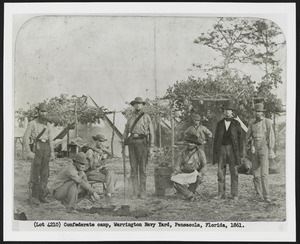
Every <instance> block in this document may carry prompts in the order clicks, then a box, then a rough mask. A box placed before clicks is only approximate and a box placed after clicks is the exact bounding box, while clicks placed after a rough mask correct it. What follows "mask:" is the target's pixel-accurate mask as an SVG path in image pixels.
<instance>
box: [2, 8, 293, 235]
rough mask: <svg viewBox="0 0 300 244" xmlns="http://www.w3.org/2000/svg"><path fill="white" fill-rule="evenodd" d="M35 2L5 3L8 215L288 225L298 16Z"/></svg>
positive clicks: (108, 225) (73, 225) (181, 226)
mask: <svg viewBox="0 0 300 244" xmlns="http://www.w3.org/2000/svg"><path fill="white" fill-rule="evenodd" d="M35 5H36V4H32V5H31V4H25V3H24V4H9V5H6V7H7V10H9V12H8V11H6V18H8V17H9V18H8V19H9V20H11V23H10V24H11V27H9V28H10V32H9V33H7V32H6V33H5V35H6V36H9V40H10V43H9V44H10V48H7V47H5V53H8V56H9V57H10V59H7V61H8V62H7V63H8V67H10V66H11V67H10V68H11V70H10V69H8V68H7V69H6V68H5V73H6V74H8V76H6V77H10V78H11V79H10V80H9V79H6V80H5V81H4V86H9V87H10V88H11V91H7V93H6V94H5V97H6V99H5V100H6V101H7V99H8V101H9V103H8V104H6V105H5V107H6V108H5V109H6V111H9V113H10V115H11V116H10V117H11V121H10V126H11V128H10V129H8V131H12V133H11V139H9V142H7V143H6V144H9V145H6V146H8V147H10V148H11V149H10V151H11V152H12V153H11V154H12V155H9V157H10V159H9V160H8V161H5V162H4V164H5V165H4V167H5V172H9V173H7V175H11V177H10V178H9V181H11V183H7V184H9V186H11V187H9V188H6V189H11V192H10V193H9V196H8V197H7V199H8V201H10V207H9V212H10V213H9V216H11V220H10V223H12V224H11V226H8V227H6V228H9V229H12V231H13V232H15V233H16V234H18V233H20V232H22V231H34V232H38V231H43V232H47V231H56V232H61V233H63V231H72V232H77V233H74V235H75V234H76V235H77V234H78V235H79V234H80V233H79V232H82V233H84V231H89V232H91V231H92V232H96V231H106V232H107V231H109V232H110V235H111V234H112V235H115V234H114V231H115V232H116V233H118V231H121V230H122V231H131V233H132V231H137V232H141V231H152V232H153V231H157V233H158V234H159V233H161V232H163V231H168V232H170V233H175V232H176V231H177V232H186V231H196V232H197V233H198V234H193V235H195V237H194V238H195V239H197V240H201V238H200V237H199V236H198V237H196V236H197V235H199V233H200V232H201V233H200V234H201V235H202V234H203V238H204V239H202V240H208V239H207V238H208V237H207V236H209V235H210V234H212V233H213V232H219V233H220V232H223V231H224V232H227V233H226V234H227V236H226V237H224V238H228V240H230V238H233V237H232V234H231V233H232V232H241V233H243V235H247V236H250V235H251V232H250V231H256V232H260V234H261V235H262V236H263V235H264V233H262V232H263V231H262V229H264V226H265V227H266V229H269V230H268V236H267V235H266V236H264V237H262V238H261V239H260V237H259V235H258V236H256V237H254V236H252V237H249V239H246V240H272V238H273V237H272V235H273V234H272V232H274V235H275V232H277V234H278V235H279V234H280V232H282V238H287V237H284V236H287V235H284V234H285V233H286V232H287V233H290V234H291V233H293V234H294V235H290V238H295V229H294V228H295V223H294V221H295V216H294V214H293V213H295V203H294V199H295V196H294V195H295V191H293V190H292V189H294V188H292V187H294V185H295V179H294V172H295V170H294V167H295V158H294V154H293V155H292V154H291V153H290V154H289V153H288V152H292V153H293V152H294V151H293V150H294V144H295V142H294V137H293V139H291V138H290V139H289V140H290V142H289V143H287V141H288V140H287V139H288V134H289V135H292V136H293V135H294V134H293V133H294V127H293V125H294V111H293V106H295V104H294V103H295V101H294V100H291V99H293V97H294V94H293V92H294V89H295V63H294V60H290V58H291V57H292V56H290V50H293V49H291V47H292V48H293V47H294V45H295V40H294V39H293V38H295V33H294V32H293V33H292V34H291V33H290V32H291V30H290V29H289V28H287V26H288V24H290V23H291V22H292V23H293V21H295V20H294V19H293V20H292V21H291V20H290V19H289V18H288V17H287V13H286V12H285V11H283V10H282V11H283V13H281V14H279V13H277V14H273V13H269V12H268V11H267V9H268V6H270V7H271V8H269V11H272V7H274V12H276V11H275V10H278V9H282V7H280V5H279V4H278V5H276V4H269V5H268V4H264V5H263V6H265V7H266V8H265V9H266V12H265V14H264V13H262V12H261V11H260V12H259V13H256V12H253V11H250V10H253V9H255V8H254V7H255V5H256V6H257V5H260V4H253V5H249V6H250V7H251V6H252V7H253V8H252V9H251V8H250V9H249V13H247V12H245V13H244V12H239V11H238V9H239V8H236V9H234V8H231V9H228V8H224V13H222V11H220V9H218V12H214V11H213V9H214V8H215V6H211V9H212V10H211V12H205V13H204V12H201V11H200V10H201V7H200V5H199V13H195V12H194V11H192V13H189V12H187V13H185V12H182V13H181V12H180V11H178V10H177V12H176V9H172V7H170V9H172V11H171V12H164V11H161V12H159V11H158V12H157V8H156V9H155V10H153V11H152V12H151V11H149V12H147V11H145V9H147V6H143V8H141V11H140V12H138V11H137V12H135V11H132V10H133V9H131V8H130V6H132V5H130V4H127V7H128V8H129V9H127V8H126V7H124V6H123V7H124V8H123V9H122V8H121V9H120V10H118V8H117V7H116V6H113V7H111V8H108V10H106V11H107V12H105V11H104V9H105V6H104V5H101V4H95V6H94V7H93V5H92V4H82V5H81V4H77V6H76V7H77V8H76V9H75V10H77V11H75V10H74V7H75V5H76V4H73V5H69V6H73V8H72V9H71V10H70V11H67V8H66V7H67V6H68V5H64V6H63V5H62V4H59V3H56V4H55V5H56V7H57V12H55V11H53V9H54V8H53V5H49V8H50V9H49V10H47V6H46V5H44V4H38V6H37V7H38V8H37V11H32V10H30V9H31V8H30V7H34V6H35ZM240 5H242V4H240ZM164 6H165V5H164ZM17 7H18V8H17ZM23 7H24V8H23ZM60 7H62V9H61V10H59V8H60ZM81 7H82V8H81ZM84 7H86V8H87V9H86V10H87V11H86V10H85V8H84ZM101 7H103V8H104V9H101ZM137 7H138V6H137ZM157 7H158V9H159V4H157ZM219 7H220V6H219ZM241 7H243V6H241ZM286 7H287V9H293V8H294V5H293V4H286ZM177 8H179V9H180V5H179V6H177ZM97 9H98V11H97ZM130 9H131V10H130ZM241 9H242V10H243V11H246V9H245V8H241ZM270 9H271V10H270ZM13 10H15V11H13ZM112 10H116V11H112ZM202 10H203V9H202ZM39 11H40V12H39ZM216 11H217V10H216ZM219 11H220V12H219ZM286 11H287V10H286ZM292 31H294V30H292ZM7 34H8V35H7ZM291 37H292V38H291ZM5 44H6V45H7V44H8V43H7V41H6V42H5ZM6 55H7V54H6ZM9 63H11V64H9ZM8 84H9V85H8ZM7 97H8V98H7ZM291 110H292V112H291ZM5 123H7V122H6V121H5ZM6 133H7V132H6ZM8 138H10V137H9V136H7V137H5V140H7V139H8ZM288 150H289V151H288ZM6 152H7V151H6ZM287 160H289V161H287ZM6 170H8V171H6ZM4 174H5V173H4ZM5 182H6V181H5ZM5 184H6V183H5ZM4 187H5V186H4ZM7 191H10V190H7ZM5 205H7V203H5ZM289 209H291V210H289ZM291 213H292V214H291ZM264 224H265V225H264ZM268 226H269V227H268ZM278 232H279V233H278ZM270 233H271V234H270ZM153 234H154V233H153ZM178 234H180V233H178ZM205 234H207V236H205ZM71 235H73V234H71ZM93 235H94V236H97V235H96V233H93ZM128 235H132V234H130V232H128V233H127V237H126V238H128ZM170 235H173V234H170ZM230 236H231V237H230ZM28 238H29V239H30V237H28ZM43 238H44V237H42V236H39V237H37V238H33V240H41V239H43ZM57 238H58V239H59V238H62V239H61V240H71V239H72V238H71V237H70V238H71V239H67V238H69V237H66V236H64V237H62V235H61V237H57ZM103 238H104V237H103ZM115 238H116V239H114V237H112V236H110V237H109V239H105V238H104V239H102V238H101V237H99V236H98V239H93V240H98V241H105V240H117V239H118V238H117V237H115ZM126 238H125V239H124V240H128V239H126ZM144 238H145V239H144ZM147 238H148V237H146V236H144V237H143V236H141V235H140V236H139V237H136V238H135V239H134V240H148V239H147ZM158 238H159V237H158ZM210 238H212V239H210V240H216V239H214V238H213V236H212V235H210ZM234 238H238V237H234ZM239 238H240V239H241V240H242V239H244V238H245V236H244V237H239ZM253 238H256V239H253ZM217 239H218V238H217ZM129 240H133V239H129ZM149 240H154V239H151V238H150V239H149ZM169 240H173V239H172V238H171V239H169ZM183 240H184V239H183ZM224 240H225V239H224ZM231 240H235V239H231ZM244 240H245V239H244ZM277 240H278V239H277ZM283 240H288V239H283Z"/></svg>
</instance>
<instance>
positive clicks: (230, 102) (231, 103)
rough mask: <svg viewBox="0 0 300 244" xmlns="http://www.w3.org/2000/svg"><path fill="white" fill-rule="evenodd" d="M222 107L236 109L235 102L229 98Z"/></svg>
mask: <svg viewBox="0 0 300 244" xmlns="http://www.w3.org/2000/svg"><path fill="white" fill-rule="evenodd" d="M221 108H222V109H226V110H236V108H235V106H234V103H233V102H232V101H231V100H229V101H227V102H226V103H225V104H223V105H222V106H221Z"/></svg>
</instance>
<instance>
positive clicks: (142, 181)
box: [128, 139, 148, 196]
mask: <svg viewBox="0 0 300 244" xmlns="http://www.w3.org/2000/svg"><path fill="white" fill-rule="evenodd" d="M128 149H129V161H130V178H131V183H132V189H133V195H134V196H137V195H138V194H140V195H145V194H146V179H147V174H146V167H147V163H148V144H147V141H146V139H138V140H132V142H131V143H130V144H129V145H128Z"/></svg>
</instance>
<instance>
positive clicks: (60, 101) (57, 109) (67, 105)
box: [15, 94, 107, 126]
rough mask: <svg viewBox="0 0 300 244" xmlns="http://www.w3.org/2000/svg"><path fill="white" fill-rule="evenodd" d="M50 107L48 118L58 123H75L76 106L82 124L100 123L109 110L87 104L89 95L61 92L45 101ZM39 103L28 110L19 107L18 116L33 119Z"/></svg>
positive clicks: (21, 118)
mask: <svg viewBox="0 0 300 244" xmlns="http://www.w3.org/2000/svg"><path fill="white" fill-rule="evenodd" d="M44 102H45V103H46V104H47V107H48V115H47V116H48V119H49V121H50V122H54V123H55V124H58V125H63V126H65V125H70V124H75V106H76V111H77V121H78V122H80V123H82V124H87V123H99V122H100V119H101V118H103V115H104V113H105V112H106V111H107V109H105V108H104V107H100V109H98V108H96V107H93V106H90V105H88V104H87V97H85V96H82V97H76V96H71V97H69V95H67V94H61V95H60V96H59V97H53V98H51V99H50V100H45V101H44ZM37 106H38V104H33V105H31V106H30V108H29V109H28V110H23V109H19V110H17V111H16V113H15V114H16V118H18V119H19V120H24V118H25V117H27V118H28V120H29V121H30V120H32V119H34V118H35V117H36V116H37V109H36V107H37Z"/></svg>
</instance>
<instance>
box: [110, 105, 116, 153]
mask: <svg viewBox="0 0 300 244" xmlns="http://www.w3.org/2000/svg"><path fill="white" fill-rule="evenodd" d="M113 114H114V116H113V131H112V135H111V143H110V145H111V146H110V148H111V155H112V156H114V137H115V120H116V111H114V113H113Z"/></svg>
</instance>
